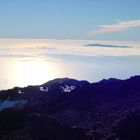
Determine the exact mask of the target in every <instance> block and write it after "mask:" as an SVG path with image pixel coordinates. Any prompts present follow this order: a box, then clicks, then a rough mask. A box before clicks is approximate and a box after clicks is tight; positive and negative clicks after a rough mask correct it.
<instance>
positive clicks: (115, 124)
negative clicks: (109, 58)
mask: <svg viewBox="0 0 140 140" xmlns="http://www.w3.org/2000/svg"><path fill="white" fill-rule="evenodd" d="M139 128H140V76H133V77H131V78H129V79H126V80H120V79H114V78H110V79H107V80H106V79H104V80H102V81H100V82H98V83H89V82H88V81H78V80H75V79H69V78H62V79H54V80H52V81H49V82H47V83H45V84H42V85H37V86H28V87H24V88H20V87H15V88H13V89H9V90H2V91H0V140H139V139H140V129H139Z"/></svg>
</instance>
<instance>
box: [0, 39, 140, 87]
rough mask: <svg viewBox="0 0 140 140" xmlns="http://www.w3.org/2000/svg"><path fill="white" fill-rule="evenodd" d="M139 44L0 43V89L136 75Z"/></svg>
mask: <svg viewBox="0 0 140 140" xmlns="http://www.w3.org/2000/svg"><path fill="white" fill-rule="evenodd" d="M139 62H140V41H96V40H47V39H36V40H33V39H32V40H31V39H27V40H23V39H20V40H16V39H8V40H7V39H0V66H1V69H0V73H1V78H0V89H1V88H4V89H5V88H11V87H13V86H27V85H32V84H33V85H37V84H42V83H44V82H46V81H48V80H50V79H54V78H58V77H59V78H60V77H71V78H76V79H81V80H82V79H86V80H90V81H92V82H93V81H97V80H101V79H103V78H110V77H116V78H126V77H129V76H130V75H136V74H139V72H140V67H139Z"/></svg>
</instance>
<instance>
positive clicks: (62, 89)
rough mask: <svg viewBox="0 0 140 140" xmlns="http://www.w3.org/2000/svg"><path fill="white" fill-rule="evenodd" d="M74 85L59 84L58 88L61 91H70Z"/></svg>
mask: <svg viewBox="0 0 140 140" xmlns="http://www.w3.org/2000/svg"><path fill="white" fill-rule="evenodd" d="M75 88H76V87H75V86H68V85H65V86H61V87H60V89H61V91H62V92H67V93H69V92H71V91H72V90H74V89H75Z"/></svg>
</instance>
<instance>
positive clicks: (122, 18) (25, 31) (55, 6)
mask: <svg viewBox="0 0 140 140" xmlns="http://www.w3.org/2000/svg"><path fill="white" fill-rule="evenodd" d="M139 13H140V1H139V0H0V38H45V39H46V38H47V39H94V40H139V39H140V36H139V35H140V14H139Z"/></svg>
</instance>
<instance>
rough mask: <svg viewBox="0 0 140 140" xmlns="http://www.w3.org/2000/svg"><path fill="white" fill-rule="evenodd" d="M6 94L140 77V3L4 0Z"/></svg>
mask: <svg viewBox="0 0 140 140" xmlns="http://www.w3.org/2000/svg"><path fill="white" fill-rule="evenodd" d="M0 66H1V69H0V73H1V78H0V89H7V88H12V87H14V86H27V85H36V84H42V83H45V82H47V81H48V80H51V79H55V78H63V77H69V78H75V79H79V80H88V81H90V82H97V81H100V80H102V79H108V78H111V77H113V78H119V79H127V78H129V77H130V76H134V75H139V74H140V0H0Z"/></svg>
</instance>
